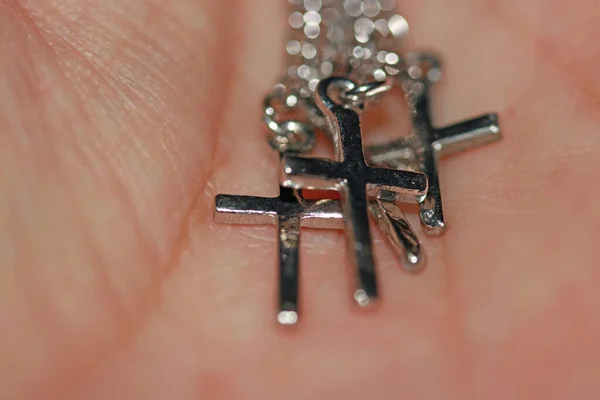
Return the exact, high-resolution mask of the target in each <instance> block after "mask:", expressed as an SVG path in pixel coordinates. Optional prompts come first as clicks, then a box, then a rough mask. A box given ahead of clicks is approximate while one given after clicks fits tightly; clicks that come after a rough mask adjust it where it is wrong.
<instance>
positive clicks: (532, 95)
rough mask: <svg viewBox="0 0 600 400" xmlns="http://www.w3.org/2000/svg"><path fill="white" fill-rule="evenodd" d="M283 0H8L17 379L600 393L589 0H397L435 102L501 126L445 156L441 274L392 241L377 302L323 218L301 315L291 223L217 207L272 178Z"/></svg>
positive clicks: (529, 395)
mask: <svg viewBox="0 0 600 400" xmlns="http://www.w3.org/2000/svg"><path fill="white" fill-rule="evenodd" d="M283 3H284V2H281V1H276V0H261V1H227V2H216V1H208V0H202V1H195V2H192V1H185V0H174V1H168V2H167V1H157V0H132V1H127V2H124V1H112V2H111V1H105V2H94V1H86V0H23V1H18V0H5V1H3V2H1V3H0V78H1V84H0V132H1V134H0V188H1V190H2V199H1V200H0V266H1V268H0V354H1V355H2V357H1V361H0V398H2V399H4V398H6V399H39V398H44V399H86V400H87V399H89V400H94V399H259V398H262V399H309V398H310V399H333V398H344V399H360V398H365V397H366V396H369V395H370V396H371V397H372V398H375V399H399V398H404V399H411V400H421V399H457V400H458V399H461V400H463V399H565V398H573V399H596V398H598V397H599V396H600V346H599V345H598V343H599V340H600V317H599V316H598V313H597V311H596V307H597V304H598V303H599V301H600V294H599V293H600V292H599V291H598V290H597V285H598V282H599V279H600V271H599V269H598V268H597V265H598V260H597V256H598V254H600V252H599V250H598V249H597V244H596V240H595V238H596V237H597V235H598V233H599V232H600V212H599V211H598V204H599V202H600V190H599V189H598V186H597V185H594V182H595V181H596V175H597V171H598V169H599V168H600V158H599V157H598V150H599V149H600V139H599V136H598V135H597V133H596V128H597V126H598V122H599V118H600V114H599V113H598V112H597V103H598V91H600V84H599V83H598V82H599V81H598V80H597V79H596V78H595V76H596V64H597V61H598V57H599V54H600V52H599V51H598V45H597V43H596V42H597V40H595V39H596V36H597V35H596V30H597V26H598V21H599V20H600V14H599V13H600V9H598V7H597V5H596V2H595V1H594V0H581V1H577V2H563V1H558V0H545V1H542V0H534V1H517V0H506V1H502V2H500V1H491V0H487V1H485V0H479V1H477V0H457V1H452V2H448V1H442V0H424V1H419V2H404V3H405V4H402V13H403V14H404V15H405V16H406V17H407V19H408V20H409V22H410V23H411V28H412V31H411V39H410V40H409V43H408V47H409V48H415V49H435V50H438V51H439V52H440V53H441V54H442V55H443V56H444V60H445V76H444V79H443V81H442V82H443V83H440V84H439V85H438V86H437V87H436V93H435V110H434V111H435V117H434V118H435V121H436V123H438V124H443V123H445V122H451V121H455V120H457V119H461V118H463V117H468V116H471V115H476V114H478V113H481V112H487V111H496V110H497V111H498V112H499V113H500V117H501V124H502V129H503V134H504V140H503V141H502V142H501V143H498V144H496V145H493V146H490V147H487V148H482V149H479V150H477V151H474V152H469V153H467V154H464V155H462V156H457V157H453V158H451V159H448V160H444V161H443V164H442V167H441V184H442V190H443V192H444V205H445V211H446V219H447V222H448V224H449V226H450V230H449V231H448V233H447V234H446V235H445V236H443V237H441V238H426V239H424V246H425V247H426V249H427V251H428V269H427V270H426V272H425V273H423V274H422V275H419V276H412V275H407V274H403V273H402V272H400V271H399V269H398V265H397V262H396V260H395V258H394V256H393V254H392V252H391V251H390V250H389V248H388V246H386V245H385V244H384V243H383V240H382V239H381V237H380V236H378V237H377V244H376V245H375V248H376V255H377V259H378V262H379V274H380V281H381V285H380V286H381V290H382V296H383V300H384V301H382V302H381V306H380V308H379V309H378V310H377V312H375V313H372V314H370V315H357V313H356V312H355V311H354V310H353V309H352V307H351V303H350V301H349V299H348V298H349V296H350V291H349V288H348V282H349V281H348V279H347V276H346V275H345V272H346V267H345V265H344V264H345V262H344V261H343V260H344V253H345V251H344V245H343V243H344V241H343V236H342V235H341V234H339V233H332V232H327V231H323V232H319V231H306V232H304V233H303V236H302V241H303V245H302V265H303V267H304V268H303V270H302V274H303V276H302V296H303V297H302V307H303V308H302V310H303V321H302V324H301V325H300V326H299V327H298V329H297V330H296V331H295V332H285V331H282V330H280V329H278V327H277V326H276V324H275V322H274V310H273V305H274V298H273V296H274V290H275V278H276V270H275V263H274V260H273V253H274V251H275V239H274V238H275V236H274V234H275V231H274V229H273V228H272V227H264V228H262V227H239V226H221V225H216V224H215V223H214V222H213V221H212V207H213V198H214V195H215V194H217V193H240V194H253V195H264V196H272V195H275V194H276V193H277V185H276V181H277V178H276V174H277V171H276V164H277V157H276V155H275V154H273V153H272V152H271V150H269V148H268V146H267V145H266V144H265V141H264V136H263V135H264V127H263V126H262V123H261V121H260V118H259V116H260V109H259V104H260V98H261V96H262V94H264V93H265V92H266V91H267V90H268V88H269V87H270V85H271V84H272V83H273V82H274V81H275V78H276V77H277V74H278V72H279V71H280V70H281V68H282V63H281V61H282V60H281V55H282V54H281V53H282V50H281V49H282V47H283V46H282V40H283V38H284V35H285V34H284V29H285V27H284V24H285V17H284V5H283ZM267 22H268V23H267ZM411 221H415V219H414V218H413V219H412V220H411ZM415 225H416V224H415ZM419 233H420V234H421V232H419Z"/></svg>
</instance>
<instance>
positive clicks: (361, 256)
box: [342, 181, 378, 308]
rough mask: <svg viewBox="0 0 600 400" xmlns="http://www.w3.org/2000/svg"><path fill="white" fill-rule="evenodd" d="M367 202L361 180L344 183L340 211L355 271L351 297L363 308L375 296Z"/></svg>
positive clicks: (375, 280)
mask: <svg viewBox="0 0 600 400" xmlns="http://www.w3.org/2000/svg"><path fill="white" fill-rule="evenodd" d="M367 201H368V200H367V194H366V191H365V183H364V182H360V181H359V182H357V181H354V182H351V183H349V184H348V185H346V186H344V191H343V192H342V212H343V214H344V216H345V218H344V221H345V223H346V239H347V241H348V249H350V250H351V251H353V252H354V254H353V255H352V257H351V260H352V261H351V262H352V264H353V265H352V266H353V269H354V271H355V274H356V275H355V279H356V286H355V290H354V300H356V302H357V303H358V305H359V306H360V307H363V308H364V307H368V306H369V305H371V303H372V302H373V300H375V299H376V298H377V297H378V291H377V279H376V274H375V263H374V258H373V250H372V246H371V232H370V229H369V215H368V213H367V212H368V210H367Z"/></svg>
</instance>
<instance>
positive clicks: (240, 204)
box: [214, 194, 277, 225]
mask: <svg viewBox="0 0 600 400" xmlns="http://www.w3.org/2000/svg"><path fill="white" fill-rule="evenodd" d="M214 219H215V221H216V222H217V223H220V224H242V225H269V224H275V223H277V199H272V198H265V197H254V196H232V195H226V194H220V195H218V196H217V197H216V198H215V211H214Z"/></svg>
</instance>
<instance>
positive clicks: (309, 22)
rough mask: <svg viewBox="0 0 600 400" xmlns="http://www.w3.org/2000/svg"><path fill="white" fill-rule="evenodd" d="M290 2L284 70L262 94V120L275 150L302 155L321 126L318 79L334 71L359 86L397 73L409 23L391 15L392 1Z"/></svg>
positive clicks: (317, 0)
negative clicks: (314, 97)
mask: <svg viewBox="0 0 600 400" xmlns="http://www.w3.org/2000/svg"><path fill="white" fill-rule="evenodd" d="M288 1H289V9H290V13H289V18H288V24H289V27H290V29H289V32H290V33H289V37H288V41H287V44H286V53H287V68H286V72H285V74H284V76H283V77H282V78H281V80H280V82H279V83H277V84H276V85H275V86H274V88H273V90H272V92H271V93H269V94H268V95H267V96H266V97H265V104H264V106H265V115H264V120H265V122H266V123H267V126H268V127H269V128H270V136H269V142H270V143H271V145H272V146H273V147H274V148H275V149H276V150H279V151H280V152H290V151H291V152H301V153H304V152H308V151H310V150H311V149H312V146H313V144H314V128H322V127H323V126H324V125H325V122H324V119H323V116H322V115H321V113H320V111H319V110H318V109H317V107H316V106H315V104H314V102H313V94H314V90H315V89H316V86H317V84H318V82H319V81H320V80H321V79H323V78H326V77H328V76H331V75H333V74H341V75H344V76H347V77H349V78H350V79H352V80H353V81H355V82H357V83H358V84H363V83H369V84H370V83H372V82H384V81H386V80H387V79H388V77H391V76H395V75H397V74H398V73H399V72H400V69H399V64H400V61H401V60H400V53H399V45H400V43H401V40H400V39H401V38H403V37H404V36H406V34H407V33H408V23H407V22H406V19H404V17H402V16H400V15H398V14H396V13H395V8H396V1H395V0H288ZM295 118H298V119H299V120H298V119H295Z"/></svg>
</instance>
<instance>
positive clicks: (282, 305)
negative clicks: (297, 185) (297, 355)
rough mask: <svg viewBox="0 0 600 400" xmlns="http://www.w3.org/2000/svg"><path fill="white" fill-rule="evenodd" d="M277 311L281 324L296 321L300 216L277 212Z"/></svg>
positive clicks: (290, 323)
mask: <svg viewBox="0 0 600 400" xmlns="http://www.w3.org/2000/svg"><path fill="white" fill-rule="evenodd" d="M277 225H278V230H279V232H278V233H279V313H278V315H277V320H278V321H279V323H281V324H283V325H293V324H295V323H296V322H297V321H298V282H299V247H300V218H299V217H298V216H297V215H291V216H286V215H282V214H279V218H278V224H277Z"/></svg>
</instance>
